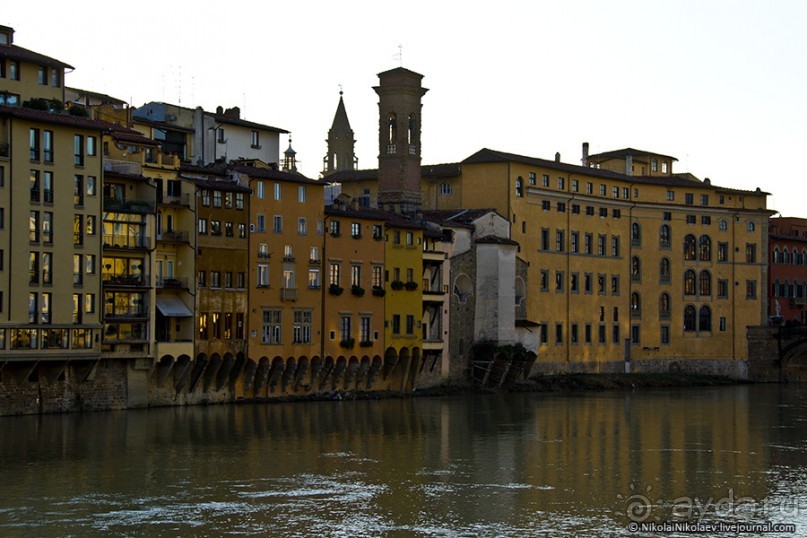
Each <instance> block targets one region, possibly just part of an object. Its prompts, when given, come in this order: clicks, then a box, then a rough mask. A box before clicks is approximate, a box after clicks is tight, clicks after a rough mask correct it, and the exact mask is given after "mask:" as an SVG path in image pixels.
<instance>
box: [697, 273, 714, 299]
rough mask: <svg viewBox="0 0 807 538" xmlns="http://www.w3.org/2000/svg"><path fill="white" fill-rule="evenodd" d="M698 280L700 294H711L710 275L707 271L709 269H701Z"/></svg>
mask: <svg viewBox="0 0 807 538" xmlns="http://www.w3.org/2000/svg"><path fill="white" fill-rule="evenodd" d="M698 282H699V283H700V288H699V291H700V295H711V294H712V275H711V274H710V273H709V271H701V274H700V277H699V278H698Z"/></svg>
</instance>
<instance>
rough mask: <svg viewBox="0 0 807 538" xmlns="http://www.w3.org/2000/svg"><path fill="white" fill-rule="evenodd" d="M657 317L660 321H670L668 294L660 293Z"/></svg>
mask: <svg viewBox="0 0 807 538" xmlns="http://www.w3.org/2000/svg"><path fill="white" fill-rule="evenodd" d="M658 316H659V318H660V319H670V294H669V293H662V294H661V296H659V300H658Z"/></svg>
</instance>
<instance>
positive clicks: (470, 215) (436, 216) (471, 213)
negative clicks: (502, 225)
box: [423, 208, 503, 226]
mask: <svg viewBox="0 0 807 538" xmlns="http://www.w3.org/2000/svg"><path fill="white" fill-rule="evenodd" d="M488 213H496V214H498V213H497V212H496V210H495V209H485V208H480V209H432V210H427V211H424V212H423V217H424V218H426V219H427V220H430V221H433V222H437V223H439V224H442V225H443V226H455V225H457V224H462V225H471V224H472V223H473V221H475V220H476V219H478V218H480V217H484V216H485V215H487V214H488ZM502 218H503V217H502Z"/></svg>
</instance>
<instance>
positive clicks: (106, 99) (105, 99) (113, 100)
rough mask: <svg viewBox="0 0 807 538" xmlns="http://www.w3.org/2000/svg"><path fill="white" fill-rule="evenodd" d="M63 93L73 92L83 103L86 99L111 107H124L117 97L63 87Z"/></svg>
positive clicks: (74, 100)
mask: <svg viewBox="0 0 807 538" xmlns="http://www.w3.org/2000/svg"><path fill="white" fill-rule="evenodd" d="M64 89H65V92H74V93H75V94H76V95H77V100H78V101H82V100H83V101H85V103H86V100H87V99H97V100H98V101H100V102H101V103H103V104H112V105H126V104H127V103H126V101H124V100H122V99H118V98H117V97H112V96H111V95H107V94H105V93H99V92H94V91H91V90H82V89H80V88H70V87H67V86H65V88H64ZM77 100H76V99H73V100H72V101H71V102H77Z"/></svg>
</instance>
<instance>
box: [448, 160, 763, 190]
mask: <svg viewBox="0 0 807 538" xmlns="http://www.w3.org/2000/svg"><path fill="white" fill-rule="evenodd" d="M654 155H659V154H657V153H656V154H654ZM507 162H517V163H521V164H526V165H530V166H540V167H543V168H549V169H552V170H560V171H562V172H567V173H570V174H571V173H577V174H581V175H588V176H593V177H601V178H605V179H614V180H617V181H626V182H629V183H635V184H645V185H663V186H669V187H687V188H711V189H716V190H717V192H725V193H737V194H749V195H757V196H761V195H768V194H769V193H767V192H763V191H761V190H757V191H747V190H745V191H744V190H739V189H731V188H726V187H718V186H716V185H712V184H710V183H705V182H701V181H693V180H692V179H691V178H693V177H694V176H692V175H691V174H676V175H673V176H628V175H625V174H620V173H619V172H612V171H610V170H603V169H601V168H592V167H589V166H580V165H576V164H568V163H563V162H558V161H550V160H546V159H538V158H536V157H526V156H524V155H517V154H514V153H506V152H503V151H496V150H492V149H487V148H484V149H481V150H479V151H477V152H476V153H474V154H473V155H471V156H470V157H468V158H467V159H465V160H463V161H462V164H480V163H507Z"/></svg>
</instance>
